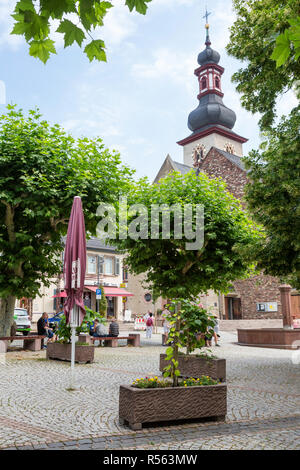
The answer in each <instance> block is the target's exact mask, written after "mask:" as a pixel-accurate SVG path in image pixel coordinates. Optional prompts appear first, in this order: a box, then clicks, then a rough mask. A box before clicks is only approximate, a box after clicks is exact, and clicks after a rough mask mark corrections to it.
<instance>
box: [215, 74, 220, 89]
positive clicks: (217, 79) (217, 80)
mask: <svg viewBox="0 0 300 470" xmlns="http://www.w3.org/2000/svg"><path fill="white" fill-rule="evenodd" d="M215 87H216V88H219V89H220V77H218V76H216V77H215Z"/></svg>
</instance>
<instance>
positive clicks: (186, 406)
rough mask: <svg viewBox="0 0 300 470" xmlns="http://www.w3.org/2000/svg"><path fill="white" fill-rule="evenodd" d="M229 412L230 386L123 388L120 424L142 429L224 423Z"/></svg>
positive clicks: (121, 388)
mask: <svg viewBox="0 0 300 470" xmlns="http://www.w3.org/2000/svg"><path fill="white" fill-rule="evenodd" d="M226 412H227V385H226V384H218V385H204V386H191V387H167V388H135V387H132V386H125V385H121V386H120V396H119V420H120V424H126V425H129V426H130V428H131V429H134V430H137V429H141V428H142V425H143V424H144V423H156V422H171V423H176V421H181V420H195V419H202V420H204V419H205V418H206V419H209V420H215V421H224V419H225V416H226Z"/></svg>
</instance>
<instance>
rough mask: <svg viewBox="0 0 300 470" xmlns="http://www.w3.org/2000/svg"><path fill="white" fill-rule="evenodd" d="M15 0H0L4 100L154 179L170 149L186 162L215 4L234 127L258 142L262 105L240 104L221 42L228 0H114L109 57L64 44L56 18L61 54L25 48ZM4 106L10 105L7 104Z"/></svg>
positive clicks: (107, 29) (282, 106) (233, 65)
mask: <svg viewBox="0 0 300 470" xmlns="http://www.w3.org/2000/svg"><path fill="white" fill-rule="evenodd" d="M15 3H16V0H0V60H1V64H2V66H1V68H0V80H1V81H2V83H4V84H5V89H6V103H15V104H17V105H18V107H20V108H22V109H23V110H24V111H27V110H28V109H32V108H34V107H38V108H39V109H40V111H41V113H42V114H43V117H44V118H45V119H47V120H49V121H50V122H51V123H59V124H60V125H62V127H64V129H65V130H66V131H68V132H70V133H71V134H72V135H74V136H75V137H81V136H89V137H96V136H100V137H101V138H102V139H103V142H104V144H105V145H106V146H107V147H108V148H109V149H111V150H112V149H115V150H117V151H119V152H120V154H121V157H122V160H123V162H124V163H126V164H127V165H129V166H130V167H132V168H135V169H136V175H137V177H143V176H148V177H149V179H150V180H153V179H154V178H155V176H156V174H157V172H158V170H159V168H160V167H161V165H162V163H163V161H164V159H165V157H166V155H167V154H170V155H171V157H172V158H173V159H174V160H175V161H178V162H183V149H182V147H180V146H179V145H178V144H177V143H176V142H177V141H178V140H181V139H183V138H185V137H187V136H188V135H190V131H189V129H188V127H187V118H188V115H189V113H190V112H191V111H192V110H193V109H195V108H196V107H197V106H198V100H197V94H198V83H197V78H196V77H195V75H194V70H195V68H197V65H198V64H197V56H198V54H199V52H200V51H202V50H203V49H204V48H205V46H204V42H205V28H204V25H205V19H203V15H204V13H205V9H206V5H207V8H208V10H209V11H210V12H212V14H211V15H210V17H209V23H210V39H211V42H212V46H211V47H212V48H213V49H216V50H217V51H218V52H219V53H220V54H221V60H220V65H222V66H223V67H224V68H225V72H224V75H223V78H222V88H223V92H224V98H223V101H224V104H225V105H226V106H228V107H230V108H231V109H233V110H234V111H235V113H236V114H237V121H236V124H235V127H234V128H233V130H234V131H235V132H236V133H238V134H240V135H242V136H243V137H246V138H248V139H249V141H248V142H247V144H244V153H245V154H247V153H248V152H249V151H250V150H251V149H252V148H257V147H258V145H259V142H260V136H259V128H258V125H257V123H258V121H259V115H254V116H253V115H252V114H251V113H249V112H247V111H246V110H244V109H243V108H242V107H241V105H240V95H239V94H238V93H237V92H236V91H235V85H234V84H233V83H232V82H231V76H232V75H233V73H234V72H235V71H237V70H238V69H239V68H240V67H242V66H243V64H242V63H241V62H239V61H237V60H236V59H234V58H232V57H229V56H228V55H227V53H226V51H225V46H226V44H227V43H228V41H229V27H230V26H231V25H232V24H233V22H234V20H235V15H234V13H233V10H232V2H231V0H214V1H212V0H207V1H205V0H153V1H152V2H151V3H150V4H149V9H148V12H147V15H145V16H143V15H139V14H137V13H129V10H128V9H127V7H125V6H124V3H125V2H124V0H113V4H114V5H115V6H114V8H112V9H111V10H110V12H109V13H108V15H107V16H106V18H105V26H104V27H103V28H99V29H98V30H97V31H95V33H93V36H94V38H95V39H99V38H100V39H104V40H105V43H106V48H107V56H108V62H107V63H104V62H101V63H98V62H97V63H96V62H92V63H90V62H89V60H88V58H87V57H86V56H85V54H83V52H82V50H81V49H80V48H79V47H78V46H77V45H73V46H71V47H68V48H66V49H64V47H63V46H64V44H63V36H62V35H60V34H59V33H55V25H53V39H55V40H56V41H57V44H56V48H57V52H58V54H57V55H55V56H54V55H53V56H52V57H51V58H50V60H49V61H48V62H47V64H46V65H44V64H43V63H42V62H40V61H39V60H37V59H35V58H33V57H30V56H29V54H28V45H27V44H26V43H25V41H24V40H23V38H22V37H20V36H15V35H10V31H11V29H12V24H13V20H12V19H11V18H10V14H11V12H12V11H13V9H14V5H15ZM0 91H1V90H0ZM295 102H296V99H295V97H294V96H293V95H292V93H288V94H286V95H285V96H284V97H283V98H281V99H280V100H279V103H278V108H279V114H281V113H284V112H285V113H286V112H288V111H289V109H290V108H291V107H292V106H293V105H295ZM0 112H1V113H4V112H5V104H1V105H0Z"/></svg>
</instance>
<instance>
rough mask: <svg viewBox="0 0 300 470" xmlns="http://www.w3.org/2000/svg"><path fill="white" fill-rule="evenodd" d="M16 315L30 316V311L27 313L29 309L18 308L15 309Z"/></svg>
mask: <svg viewBox="0 0 300 470" xmlns="http://www.w3.org/2000/svg"><path fill="white" fill-rule="evenodd" d="M15 315H18V317H27V316H28V313H27V310H21V309H20V310H18V309H16V310H15Z"/></svg>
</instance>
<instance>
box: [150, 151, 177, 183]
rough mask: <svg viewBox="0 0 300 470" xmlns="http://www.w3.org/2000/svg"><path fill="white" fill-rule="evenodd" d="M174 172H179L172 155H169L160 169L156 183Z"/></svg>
mask: <svg viewBox="0 0 300 470" xmlns="http://www.w3.org/2000/svg"><path fill="white" fill-rule="evenodd" d="M172 171H178V170H177V168H176V166H175V164H174V162H173V160H172V158H171V157H170V155H167V156H166V158H165V161H164V162H163V164H162V166H161V167H160V170H159V172H158V173H157V175H156V178H155V180H154V181H153V182H154V183H158V182H159V180H160V179H162V178H165V176H167V175H168V174H169V173H171V172H172Z"/></svg>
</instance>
